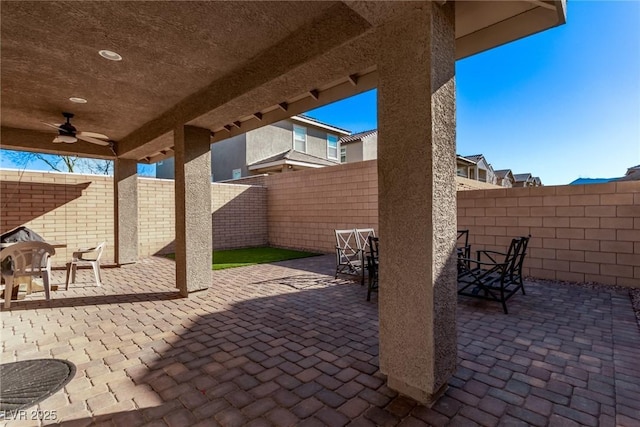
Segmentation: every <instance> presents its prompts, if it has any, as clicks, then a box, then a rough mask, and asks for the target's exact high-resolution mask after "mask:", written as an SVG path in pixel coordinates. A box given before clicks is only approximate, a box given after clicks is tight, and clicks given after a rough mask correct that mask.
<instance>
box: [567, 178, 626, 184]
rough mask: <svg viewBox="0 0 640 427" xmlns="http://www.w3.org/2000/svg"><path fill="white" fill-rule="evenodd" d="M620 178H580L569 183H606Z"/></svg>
mask: <svg viewBox="0 0 640 427" xmlns="http://www.w3.org/2000/svg"><path fill="white" fill-rule="evenodd" d="M617 179H618V178H578V179H576V180H574V181H571V182H570V183H569V185H584V184H604V183H606V182H611V181H616V180H617Z"/></svg>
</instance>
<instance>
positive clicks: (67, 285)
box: [64, 262, 71, 291]
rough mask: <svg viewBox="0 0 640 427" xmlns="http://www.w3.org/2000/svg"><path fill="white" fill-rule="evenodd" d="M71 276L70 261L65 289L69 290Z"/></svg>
mask: <svg viewBox="0 0 640 427" xmlns="http://www.w3.org/2000/svg"><path fill="white" fill-rule="evenodd" d="M70 276H71V263H70V262H68V263H67V279H66V284H65V286H64V290H65V291H66V290H68V289H69V277H70Z"/></svg>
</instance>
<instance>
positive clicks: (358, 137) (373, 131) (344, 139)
mask: <svg viewBox="0 0 640 427" xmlns="http://www.w3.org/2000/svg"><path fill="white" fill-rule="evenodd" d="M377 133H378V129H371V130H366V131H364V132H358V133H354V134H352V135H347V136H343V137H342V138H340V143H341V144H348V143H350V142H354V141H360V140H361V139H362V138H365V137H367V136H369V135H373V134H377Z"/></svg>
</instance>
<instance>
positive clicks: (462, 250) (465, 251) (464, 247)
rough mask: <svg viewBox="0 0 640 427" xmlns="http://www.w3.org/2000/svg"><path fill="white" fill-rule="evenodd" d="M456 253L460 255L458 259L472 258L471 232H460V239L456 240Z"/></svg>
mask: <svg viewBox="0 0 640 427" xmlns="http://www.w3.org/2000/svg"><path fill="white" fill-rule="evenodd" d="M456 252H457V254H458V258H466V259H469V258H471V245H470V244H469V230H458V237H457V239H456ZM467 266H468V265H467ZM458 273H460V271H458Z"/></svg>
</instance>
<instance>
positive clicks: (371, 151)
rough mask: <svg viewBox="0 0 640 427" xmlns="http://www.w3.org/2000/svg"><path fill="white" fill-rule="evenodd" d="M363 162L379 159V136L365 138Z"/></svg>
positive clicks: (363, 141) (363, 140)
mask: <svg viewBox="0 0 640 427" xmlns="http://www.w3.org/2000/svg"><path fill="white" fill-rule="evenodd" d="M362 143H363V146H362V160H375V159H377V158H378V134H377V133H375V134H373V135H368V136H365V137H364V138H363V139H362Z"/></svg>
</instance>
